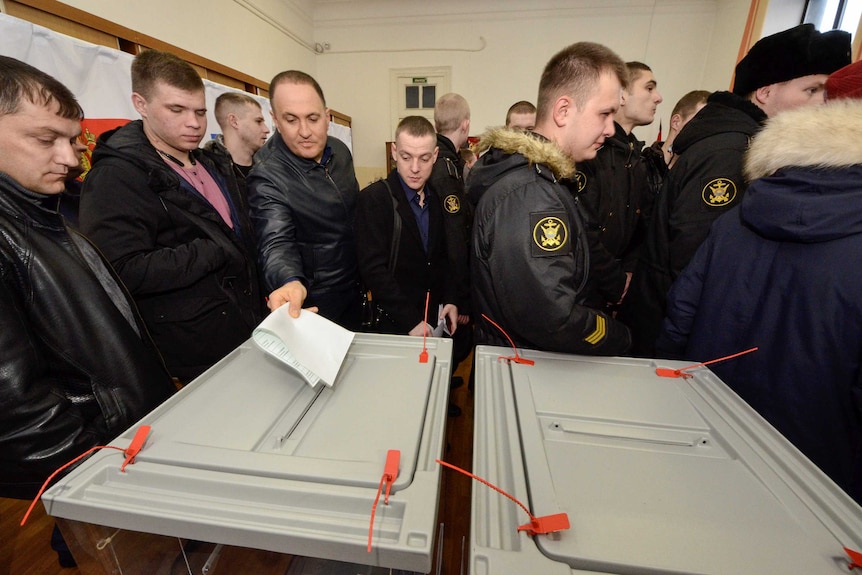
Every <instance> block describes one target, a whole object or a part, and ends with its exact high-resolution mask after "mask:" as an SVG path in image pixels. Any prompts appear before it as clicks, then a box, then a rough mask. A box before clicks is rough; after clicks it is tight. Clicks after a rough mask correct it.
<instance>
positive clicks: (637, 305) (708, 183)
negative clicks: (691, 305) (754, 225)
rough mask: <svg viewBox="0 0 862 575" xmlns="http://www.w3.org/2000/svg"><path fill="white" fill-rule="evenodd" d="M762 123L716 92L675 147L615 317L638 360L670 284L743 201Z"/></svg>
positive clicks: (649, 348) (744, 105) (650, 342)
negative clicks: (747, 160) (749, 156)
mask: <svg viewBox="0 0 862 575" xmlns="http://www.w3.org/2000/svg"><path fill="white" fill-rule="evenodd" d="M765 120H766V115H765V114H764V113H763V111H762V110H761V109H760V108H758V107H757V106H755V105H754V104H752V103H751V102H750V101H748V100H746V99H744V98H741V97H740V96H736V95H734V94H731V93H730V92H716V93H715V94H713V95H712V96H710V97H709V100H708V103H707V106H706V107H705V108H703V109H702V110H701V111H700V112H698V114H697V115H696V116H695V117H694V118H693V119H692V120H691V121H690V122H689V123H688V124H686V125H685V127H684V128H683V130H682V132H680V134H679V136H677V138H676V140H675V141H674V146H673V147H674V152H675V153H678V154H679V155H680V156H679V159H678V160H677V162H676V164H674V167H673V169H672V170H670V172H669V173H668V177H667V179H666V180H665V183H664V186H663V188H662V190H661V192H660V193H659V196H658V198H657V199H656V205H655V210H654V213H653V216H652V221H651V222H650V226H649V229H648V232H647V238H646V242H645V244H644V248H643V250H642V252H641V260H640V262H639V265H638V268H637V270H636V272H635V274H634V277H633V278H632V285H631V287H630V288H629V294H628V295H627V296H626V300H625V301H624V302H623V310H622V311H621V313H620V316H619V317H620V318H621V319H622V320H623V321H624V322H626V324H627V325H628V326H629V327H630V328H632V335H633V337H634V343H635V347H634V350H633V351H634V352H635V353H636V354H637V355H642V356H647V357H650V356H652V354H653V350H654V344H655V339H656V337H657V336H658V333H659V329H660V327H661V322H662V319H663V318H664V314H665V307H666V301H667V292H668V290H670V286H671V284H672V283H673V281H674V280H675V279H676V278H677V276H679V274H680V273H681V272H682V270H683V269H684V268H685V266H686V265H688V262H689V261H690V260H691V258H692V257H693V256H694V253H695V252H696V251H697V248H698V247H699V246H700V244H701V243H702V242H703V240H704V239H706V236H707V234H708V233H709V228H710V226H711V225H712V222H714V221H715V220H716V219H717V218H718V217H719V216H721V215H722V214H724V213H726V212H727V211H728V210H730V209H731V208H733V207H735V206H737V205H738V204H739V202H740V200H741V199H742V196H743V194H744V192H745V188H746V184H745V180H744V178H743V177H742V160H743V155H744V154H745V151H746V150H747V149H748V144H749V142H750V140H751V137H752V136H754V134H755V133H757V131H758V130H759V129H760V127H761V125H762V123H763V122H764V121H765Z"/></svg>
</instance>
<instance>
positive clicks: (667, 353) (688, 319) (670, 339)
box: [656, 238, 712, 359]
mask: <svg viewBox="0 0 862 575" xmlns="http://www.w3.org/2000/svg"><path fill="white" fill-rule="evenodd" d="M711 249H712V241H711V239H709V238H707V240H706V241H705V242H704V243H703V244H702V245H701V246H700V248H699V249H698V250H697V252H696V253H695V256H694V258H693V259H692V260H691V262H690V263H689V265H688V266H687V267H686V268H685V270H684V271H683V272H682V274H681V275H680V276H679V277H678V278H677V279H676V280H675V281H674V283H673V285H672V286H671V288H670V292H669V293H668V299H667V312H666V317H665V319H664V321H663V322H662V328H661V331H660V333H659V336H658V339H657V340H656V356H657V357H663V358H666V359H684V358H685V351H686V348H687V347H688V340H689V337H690V335H691V330H692V326H693V325H694V321H695V317H696V316H697V308H698V305H699V304H700V297H701V293H703V285H704V276H705V274H706V267H707V262H708V260H709V254H710V252H711Z"/></svg>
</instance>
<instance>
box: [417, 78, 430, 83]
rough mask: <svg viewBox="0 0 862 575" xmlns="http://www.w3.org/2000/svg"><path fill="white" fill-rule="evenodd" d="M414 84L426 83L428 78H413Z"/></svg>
mask: <svg viewBox="0 0 862 575" xmlns="http://www.w3.org/2000/svg"><path fill="white" fill-rule="evenodd" d="M413 83H414V84H427V83H428V78H413Z"/></svg>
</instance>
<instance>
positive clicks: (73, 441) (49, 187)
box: [0, 56, 174, 498]
mask: <svg viewBox="0 0 862 575" xmlns="http://www.w3.org/2000/svg"><path fill="white" fill-rule="evenodd" d="M82 115H83V114H82V112H81V108H80V106H79V105H78V103H77V101H76V100H75V97H74V96H73V95H72V94H71V92H69V90H68V89H66V87H65V86H63V85H62V84H60V83H59V82H57V81H56V80H55V79H54V78H52V77H50V76H48V75H46V74H44V73H42V72H40V71H39V70H36V69H35V68H33V67H32V66H29V65H27V64H24V63H22V62H19V61H18V60H14V59H12V58H8V57H4V56H0V325H2V328H0V350H2V353H0V497H18V498H31V497H33V496H34V495H35V494H36V492H37V491H38V489H39V487H40V486H41V485H42V483H43V482H44V481H45V479H46V478H47V477H48V476H49V475H50V474H51V473H52V472H53V471H55V470H56V469H58V468H59V467H60V466H62V465H63V464H65V463H67V462H69V461H70V460H72V459H73V458H75V457H77V456H78V455H80V454H82V453H83V452H85V451H86V450H87V449H89V448H91V447H94V446H96V445H100V444H104V443H105V442H108V441H110V440H111V439H113V438H114V437H116V436H117V435H119V434H120V433H122V432H123V431H125V430H126V429H128V428H129V427H130V426H131V425H133V424H134V423H135V422H136V421H137V420H138V419H140V418H141V417H143V416H144V415H146V414H147V413H148V412H149V411H150V410H152V409H153V408H155V407H156V406H158V405H159V403H161V402H162V401H163V400H165V399H166V398H167V397H168V396H169V395H170V394H171V392H172V391H173V390H174V387H173V385H172V383H171V380H170V378H169V377H168V373H167V371H166V370H165V367H164V365H163V363H162V361H161V359H160V357H159V355H158V353H157V352H156V350H155V347H154V346H153V344H152V341H151V340H150V338H149V335H148V333H147V330H146V328H145V327H144V323H143V321H142V320H141V318H140V317H139V316H138V314H137V311H136V309H135V306H134V304H133V303H132V300H131V298H130V296H129V294H128V292H127V291H126V289H125V287H124V286H123V285H122V284H121V283H120V280H119V279H118V277H117V275H116V274H115V273H114V271H113V269H112V268H111V267H110V266H109V265H108V264H107V262H105V261H104V260H103V259H102V258H101V256H100V255H99V252H98V251H97V250H96V249H95V248H94V247H93V246H92V245H91V244H90V243H89V241H88V240H87V239H86V238H84V237H83V236H81V235H80V234H78V233H76V232H74V231H73V230H71V229H69V228H67V227H66V224H65V221H64V220H63V217H62V216H61V215H60V214H59V213H57V203H58V199H59V194H60V193H61V192H62V191H63V189H64V187H65V179H66V177H67V176H68V174H69V172H70V171H74V170H75V169H76V168H77V167H78V165H79V162H80V155H81V152H82V151H83V146H82V145H81V144H79V143H78V139H77V138H78V135H79V134H80V133H81V124H80V121H79V120H80V118H81V117H82Z"/></svg>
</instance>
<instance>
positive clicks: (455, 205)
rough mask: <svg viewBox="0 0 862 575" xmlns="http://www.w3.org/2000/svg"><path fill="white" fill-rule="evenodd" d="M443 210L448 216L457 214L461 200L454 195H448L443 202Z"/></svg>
mask: <svg viewBox="0 0 862 575" xmlns="http://www.w3.org/2000/svg"><path fill="white" fill-rule="evenodd" d="M443 209H445V210H446V211H447V212H449V213H450V214H457V213H458V212H460V211H461V200H459V199H458V196H456V195H455V194H449V195H448V196H446V198H445V199H444V200H443Z"/></svg>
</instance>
